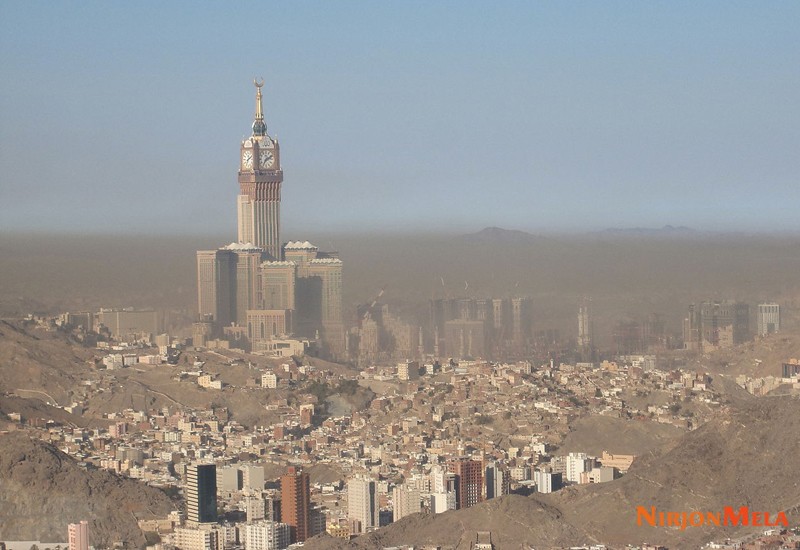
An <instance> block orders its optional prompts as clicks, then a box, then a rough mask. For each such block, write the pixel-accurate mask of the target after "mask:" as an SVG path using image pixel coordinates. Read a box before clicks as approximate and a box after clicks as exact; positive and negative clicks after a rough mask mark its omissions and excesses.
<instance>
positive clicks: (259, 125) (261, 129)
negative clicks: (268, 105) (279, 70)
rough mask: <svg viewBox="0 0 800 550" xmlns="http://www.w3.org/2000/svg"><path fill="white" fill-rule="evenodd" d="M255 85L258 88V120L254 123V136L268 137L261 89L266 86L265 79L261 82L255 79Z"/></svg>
mask: <svg viewBox="0 0 800 550" xmlns="http://www.w3.org/2000/svg"><path fill="white" fill-rule="evenodd" d="M253 84H254V85H255V87H256V119H255V120H254V121H253V135H254V136H265V135H267V125H266V124H265V123H264V110H263V107H262V106H261V88H262V87H263V86H264V79H263V78H262V79H261V82H259V81H258V79H257V78H254V79H253Z"/></svg>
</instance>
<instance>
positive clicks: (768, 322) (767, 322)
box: [756, 304, 781, 336]
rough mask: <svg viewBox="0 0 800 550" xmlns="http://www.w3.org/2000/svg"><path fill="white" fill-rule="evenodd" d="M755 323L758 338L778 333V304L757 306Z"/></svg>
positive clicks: (779, 317) (779, 325)
mask: <svg viewBox="0 0 800 550" xmlns="http://www.w3.org/2000/svg"><path fill="white" fill-rule="evenodd" d="M756 322H757V325H758V327H757V328H758V335H759V336H766V335H767V334H776V333H778V332H780V331H781V306H780V305H778V304H758V310H757V312H756Z"/></svg>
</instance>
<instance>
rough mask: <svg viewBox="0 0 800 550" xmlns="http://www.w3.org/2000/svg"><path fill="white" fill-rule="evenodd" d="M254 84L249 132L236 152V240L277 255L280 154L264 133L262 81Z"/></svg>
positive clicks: (265, 131) (279, 205) (276, 145)
mask: <svg viewBox="0 0 800 550" xmlns="http://www.w3.org/2000/svg"><path fill="white" fill-rule="evenodd" d="M253 84H255V86H256V115H255V120H254V121H253V135H251V136H250V137H249V138H247V139H245V140H244V141H242V145H241V149H240V155H239V197H238V199H237V207H238V208H237V210H238V215H239V242H240V243H242V244H244V243H250V244H252V245H254V246H256V247H258V248H262V249H264V250H266V251H267V252H268V253H269V254H270V255H271V256H272V257H273V258H275V259H280V257H281V237H280V229H281V217H280V209H281V183H283V170H281V154H280V146H279V145H278V140H277V139H273V138H271V137H270V136H269V134H267V125H266V123H265V122H264V112H263V106H262V101H261V88H262V87H263V86H264V81H263V80H262V81H261V82H258V81H256V80H254V81H253Z"/></svg>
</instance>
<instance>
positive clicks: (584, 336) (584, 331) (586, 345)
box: [578, 304, 594, 361]
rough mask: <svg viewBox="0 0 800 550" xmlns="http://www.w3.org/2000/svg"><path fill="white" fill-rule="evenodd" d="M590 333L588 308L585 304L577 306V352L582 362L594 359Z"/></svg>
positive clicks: (590, 324) (590, 319)
mask: <svg viewBox="0 0 800 550" xmlns="http://www.w3.org/2000/svg"><path fill="white" fill-rule="evenodd" d="M592 332H593V331H592V318H591V315H590V313H589V306H588V305H586V304H583V305H581V306H578V351H579V352H580V354H581V359H582V360H584V361H591V360H593V358H594V350H593V347H592V346H593V342H592V340H593V338H592V336H593V335H592Z"/></svg>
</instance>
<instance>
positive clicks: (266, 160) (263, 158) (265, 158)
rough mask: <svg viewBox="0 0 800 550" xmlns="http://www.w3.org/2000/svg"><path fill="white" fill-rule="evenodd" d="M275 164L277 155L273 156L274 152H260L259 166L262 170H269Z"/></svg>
mask: <svg viewBox="0 0 800 550" xmlns="http://www.w3.org/2000/svg"><path fill="white" fill-rule="evenodd" d="M273 164H275V155H274V154H272V151H259V153H258V165H259V166H260V167H261V168H269V167H271V166H272V165H273Z"/></svg>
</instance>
